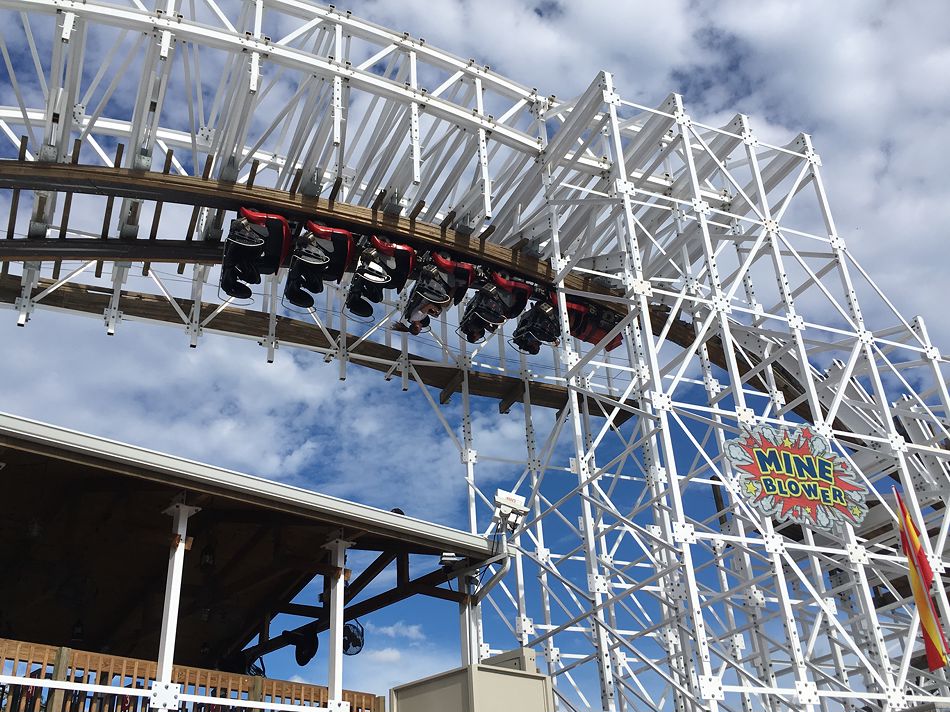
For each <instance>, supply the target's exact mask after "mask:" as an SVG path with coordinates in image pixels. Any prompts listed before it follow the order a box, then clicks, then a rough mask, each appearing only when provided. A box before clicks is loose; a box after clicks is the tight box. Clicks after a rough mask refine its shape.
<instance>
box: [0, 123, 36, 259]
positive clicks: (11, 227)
mask: <svg viewBox="0 0 950 712" xmlns="http://www.w3.org/2000/svg"><path fill="white" fill-rule="evenodd" d="M29 140H30V139H29V137H28V136H20V152H19V153H18V154H17V160H18V161H24V160H26V144H27V142H28V141H29ZM19 207H20V189H19V188H14V189H13V195H12V196H10V220H9V221H8V222H7V239H8V240H12V239H13V233H14V232H15V230H16V214H17V210H18V209H19ZM8 269H9V265H8V264H7V263H6V262H4V263H3V267H2V270H3V271H2V272H0V274H2V275H4V276H6V274H7V270H8Z"/></svg>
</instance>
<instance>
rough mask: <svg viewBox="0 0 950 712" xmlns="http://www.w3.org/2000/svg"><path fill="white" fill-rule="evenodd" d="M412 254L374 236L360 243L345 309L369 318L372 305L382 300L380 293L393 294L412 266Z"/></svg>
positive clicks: (398, 245)
mask: <svg viewBox="0 0 950 712" xmlns="http://www.w3.org/2000/svg"><path fill="white" fill-rule="evenodd" d="M415 261H416V251H415V250H413V249H412V248H411V247H409V245H401V244H399V243H396V242H390V241H389V240H385V239H383V238H381V237H376V236H375V235H374V236H373V237H371V238H369V240H368V242H367V241H365V239H364V240H363V250H362V252H361V253H360V257H359V261H358V262H357V265H356V270H355V273H354V275H353V281H352V283H351V284H350V292H349V294H348V295H347V297H346V308H347V310H348V311H350V312H351V313H352V314H355V315H356V316H359V317H371V316H372V315H373V304H379V303H380V302H381V301H383V290H384V289H393V290H395V291H397V292H399V291H401V290H402V288H403V287H405V286H406V281H407V280H408V279H409V275H410V273H411V272H412V270H413V269H414V267H415Z"/></svg>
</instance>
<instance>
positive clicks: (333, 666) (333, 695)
mask: <svg viewBox="0 0 950 712" xmlns="http://www.w3.org/2000/svg"><path fill="white" fill-rule="evenodd" d="M350 546H352V542H349V541H343V540H342V539H335V540H333V541H331V542H330V543H329V544H326V545H325V547H324V548H326V549H329V551H330V566H332V567H333V569H334V571H333V573H332V574H331V575H330V595H329V606H330V649H329V652H328V662H327V665H328V671H327V687H328V688H329V689H328V695H327V696H328V698H329V699H328V702H327V708H328V709H331V710H342V712H348V711H349V709H350V704H349V703H348V702H344V701H343V607H344V604H345V600H344V593H345V585H346V581H345V579H344V577H343V569H344V567H345V565H346V550H347V549H348V548H350Z"/></svg>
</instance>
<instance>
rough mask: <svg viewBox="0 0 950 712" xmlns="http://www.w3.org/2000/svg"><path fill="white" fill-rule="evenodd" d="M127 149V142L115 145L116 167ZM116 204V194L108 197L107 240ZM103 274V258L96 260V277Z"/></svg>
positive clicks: (104, 235)
mask: <svg viewBox="0 0 950 712" xmlns="http://www.w3.org/2000/svg"><path fill="white" fill-rule="evenodd" d="M124 150H125V144H124V143H120V144H119V145H118V146H116V147H115V160H114V161H113V162H112V164H113V165H114V166H116V167H118V166H121V165H122V152H123V151H124ZM114 205H115V196H114V195H110V196H109V197H108V198H107V199H106V214H105V215H104V216H103V218H102V235H101V237H102V239H103V240H106V239H108V238H109V223H110V222H112V208H113V207H114ZM101 276H102V260H99V261H98V262H96V277H97V278H98V277H101Z"/></svg>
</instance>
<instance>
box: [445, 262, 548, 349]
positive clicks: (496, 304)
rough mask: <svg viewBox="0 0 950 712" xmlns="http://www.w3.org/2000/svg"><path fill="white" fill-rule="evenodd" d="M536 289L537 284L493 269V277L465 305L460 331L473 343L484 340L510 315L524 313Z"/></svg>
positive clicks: (511, 316) (509, 317)
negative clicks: (534, 285)
mask: <svg viewBox="0 0 950 712" xmlns="http://www.w3.org/2000/svg"><path fill="white" fill-rule="evenodd" d="M532 292H534V288H533V287H532V286H531V285H530V284H528V283H527V282H524V281H522V280H518V279H513V278H511V277H509V276H508V275H507V274H505V273H502V272H492V274H491V278H490V279H489V280H488V281H486V282H485V283H484V284H482V286H481V287H479V289H478V291H477V292H476V293H475V296H474V297H472V300H471V301H470V302H469V303H468V306H466V307H465V313H464V314H463V315H462V319H461V321H460V322H459V332H460V333H461V334H462V335H463V336H465V339H466V340H467V341H468V342H469V343H470V344H477V343H479V342H480V341H483V340H484V339H485V337H486V336H487V335H488V334H489V333H494V332H495V330H496V329H497V328H498V327H499V326H501V325H502V324H504V323H505V322H506V321H507V320H508V319H513V318H514V317H516V316H518V315H519V314H521V312H523V311H524V309H525V307H526V306H527V305H528V298H529V297H530V296H531V294H532Z"/></svg>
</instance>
